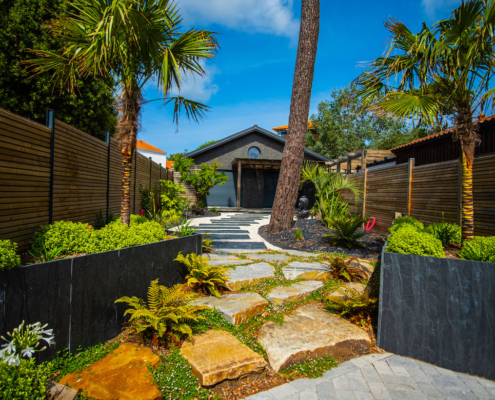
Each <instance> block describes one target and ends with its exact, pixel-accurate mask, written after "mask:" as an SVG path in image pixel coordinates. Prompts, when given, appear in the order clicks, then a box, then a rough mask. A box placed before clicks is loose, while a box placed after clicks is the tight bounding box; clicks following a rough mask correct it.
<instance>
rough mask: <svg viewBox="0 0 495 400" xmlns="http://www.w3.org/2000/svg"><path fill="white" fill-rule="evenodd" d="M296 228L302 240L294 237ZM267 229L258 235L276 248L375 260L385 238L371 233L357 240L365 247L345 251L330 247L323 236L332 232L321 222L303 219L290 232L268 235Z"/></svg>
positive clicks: (382, 235) (340, 248)
mask: <svg viewBox="0 0 495 400" xmlns="http://www.w3.org/2000/svg"><path fill="white" fill-rule="evenodd" d="M297 228H299V230H300V231H301V232H302V235H303V240H300V241H297V240H296V238H295V235H296V229H297ZM267 229H268V226H267V225H265V226H262V227H260V229H259V232H258V233H259V234H260V236H261V237H263V238H264V239H265V240H266V241H268V242H269V243H271V244H273V245H274V246H277V247H281V248H284V249H293V250H302V251H311V252H313V251H322V252H327V253H340V254H347V255H351V256H357V257H373V258H376V257H378V256H380V254H381V251H382V247H383V245H384V244H385V240H386V238H387V236H386V235H385V234H382V233H376V232H373V231H371V232H369V233H367V234H366V235H365V236H363V237H362V238H361V239H359V242H361V243H363V244H364V245H365V246H366V247H363V248H360V247H355V248H352V249H346V248H342V247H336V246H331V245H330V244H329V243H328V240H327V238H326V237H324V236H323V235H324V234H328V233H330V232H331V231H332V230H331V229H328V228H326V227H325V226H323V224H322V222H321V221H320V220H317V219H303V220H299V221H296V222H295V224H294V226H293V227H292V229H291V230H289V231H283V232H280V233H274V234H272V233H268V232H267Z"/></svg>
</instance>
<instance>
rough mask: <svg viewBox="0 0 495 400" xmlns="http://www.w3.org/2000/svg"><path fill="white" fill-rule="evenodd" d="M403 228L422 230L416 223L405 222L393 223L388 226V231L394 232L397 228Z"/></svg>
mask: <svg viewBox="0 0 495 400" xmlns="http://www.w3.org/2000/svg"><path fill="white" fill-rule="evenodd" d="M404 228H411V229H414V230H416V231H418V232H422V231H423V229H421V228H420V227H419V226H418V225H416V224H410V223H408V222H405V223H403V224H397V225H396V224H393V225H392V226H391V227H390V228H388V230H389V232H390V233H394V232H397V231H398V230H399V229H404Z"/></svg>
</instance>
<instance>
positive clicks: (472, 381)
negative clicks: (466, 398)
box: [457, 374, 490, 397]
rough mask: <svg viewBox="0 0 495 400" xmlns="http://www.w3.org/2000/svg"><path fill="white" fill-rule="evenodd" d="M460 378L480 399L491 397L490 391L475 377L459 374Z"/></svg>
mask: <svg viewBox="0 0 495 400" xmlns="http://www.w3.org/2000/svg"><path fill="white" fill-rule="evenodd" d="M457 376H458V378H459V379H460V380H461V381H463V382H464V384H465V385H466V386H467V387H468V388H469V389H470V390H471V391H472V392H473V393H474V394H475V395H476V396H478V397H490V393H489V392H488V390H487V389H486V388H485V387H484V386H483V385H482V384H481V383H480V382H479V381H478V380H477V379H476V378H474V377H472V376H469V375H463V374H458V375H457Z"/></svg>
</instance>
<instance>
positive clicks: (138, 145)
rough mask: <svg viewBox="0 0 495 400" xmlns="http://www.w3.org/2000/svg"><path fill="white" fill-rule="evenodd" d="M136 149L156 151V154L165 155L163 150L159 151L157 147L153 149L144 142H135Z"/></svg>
mask: <svg viewBox="0 0 495 400" xmlns="http://www.w3.org/2000/svg"><path fill="white" fill-rule="evenodd" d="M136 148H137V149H141V150H149V151H156V152H158V153H164V154H166V153H165V152H164V151H163V150H160V149H159V148H158V147H155V146H153V145H151V144H149V143H146V142H145V141H144V140H138V141H136Z"/></svg>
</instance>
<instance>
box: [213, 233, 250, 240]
mask: <svg viewBox="0 0 495 400" xmlns="http://www.w3.org/2000/svg"><path fill="white" fill-rule="evenodd" d="M208 239H212V240H229V239H232V240H249V239H251V237H250V236H249V235H248V234H244V235H232V234H217V233H216V232H215V233H213V234H211V235H210V236H209V238H208Z"/></svg>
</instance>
